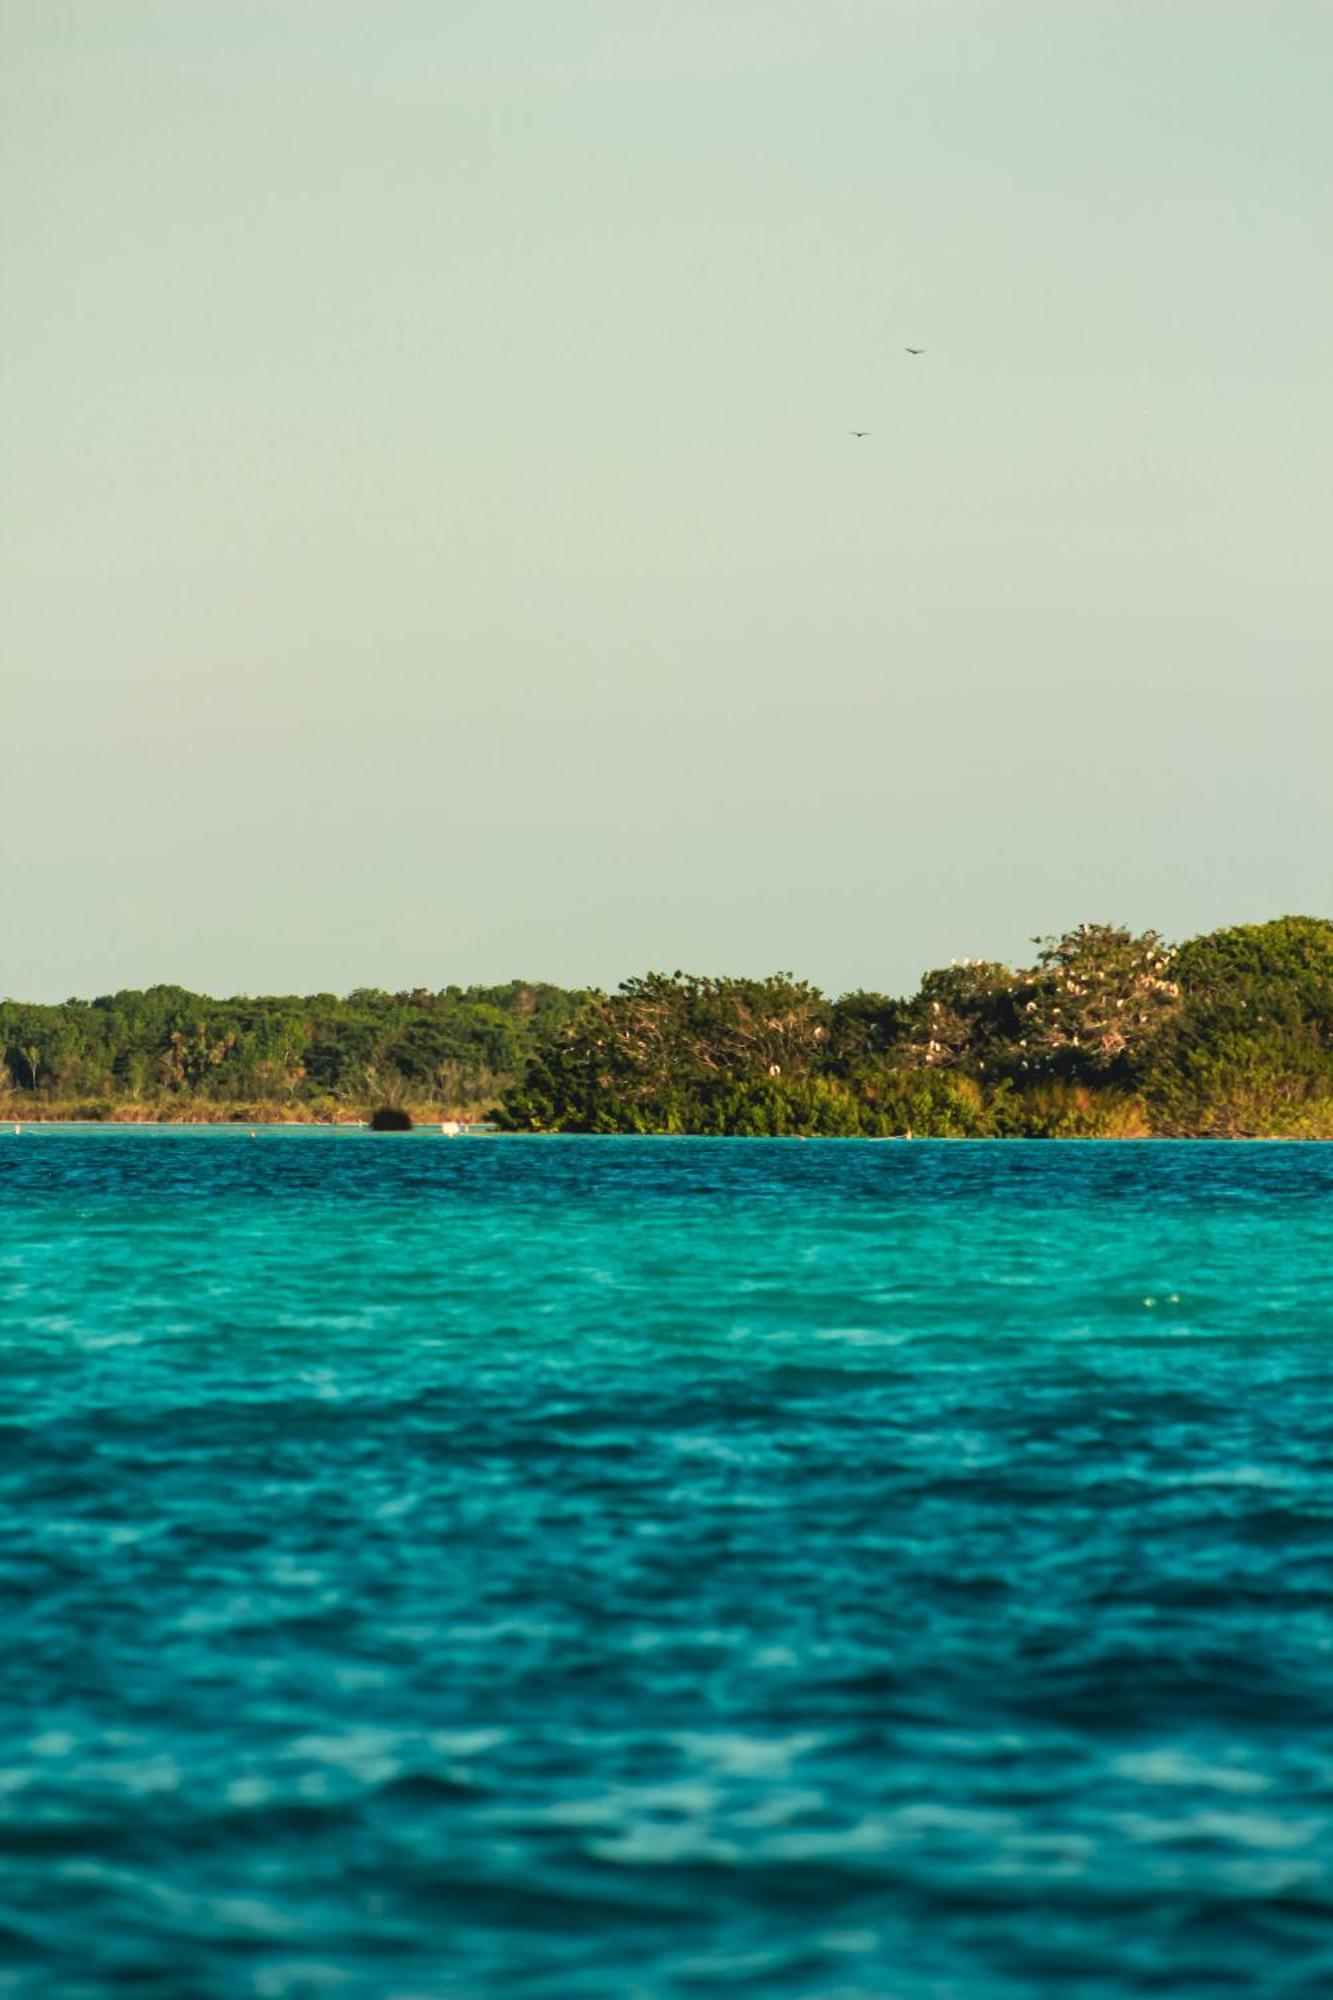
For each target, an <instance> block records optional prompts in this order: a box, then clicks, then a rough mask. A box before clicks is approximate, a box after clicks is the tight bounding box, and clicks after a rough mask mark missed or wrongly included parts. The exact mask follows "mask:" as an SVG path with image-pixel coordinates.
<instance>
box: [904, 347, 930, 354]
mask: <svg viewBox="0 0 1333 2000" xmlns="http://www.w3.org/2000/svg"><path fill="white" fill-rule="evenodd" d="M925 351H926V350H925V348H924V347H905V348H904V349H903V353H904V354H924V353H925Z"/></svg>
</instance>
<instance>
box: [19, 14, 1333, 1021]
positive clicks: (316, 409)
mask: <svg viewBox="0 0 1333 2000" xmlns="http://www.w3.org/2000/svg"><path fill="white" fill-rule="evenodd" d="M0 62H2V63H3V74H4V82H3V91H4V101H3V107H2V109H3V139H2V143H3V174H2V178H0V198H2V200H3V240H2V248H3V263H4V271H3V277H4V292H3V320H2V322H0V363H2V365H3V399H2V423H0V467H2V468H3V475H2V476H3V518H2V519H0V530H2V533H3V540H2V543H0V547H2V549H3V575H2V577H0V584H2V587H3V597H2V600H0V615H2V617H3V626H2V628H0V640H2V645H3V654H2V657H0V668H2V670H3V680H4V696H3V705H2V711H0V712H2V713H3V721H4V757H3V777H4V782H3V793H2V795H0V838H2V839H3V843H4V853H5V919H6V920H5V925H4V954H3V964H0V990H4V991H8V992H10V993H12V994H17V995H22V996H24V997H30V998H58V997H63V996H64V995H65V994H67V993H71V992H85V993H86V992H104V991H107V990H108V989H110V988H112V987H115V986H119V985H127V984H133V985H147V984H149V983H151V982H153V981H155V980H179V981H182V982H183V983H186V984H190V985H195V986H199V987H202V988H206V989H211V990H214V991H223V992H232V991H237V990H250V991H257V990H293V989H300V990H308V989H330V988H331V989H344V988H347V987H350V986H352V985H355V984H360V983H366V984H376V985H380V984H383V985H388V986H398V985H416V984H425V985H430V986H435V985H440V984H443V983H445V982H447V981H452V980H458V981H463V982H467V981H471V980H488V979H496V978H505V977H509V976H513V975H520V974H521V975H524V976H527V977H549V978H554V979H559V980H564V981H570V982H574V981H583V980H590V981H598V982H602V983H613V982H614V981H616V980H617V979H619V978H620V977H621V976H623V975H624V974H626V973H629V972H632V971H636V970H641V969H644V968H646V967H648V966H659V967H665V968H667V969H670V968H672V967H675V966H678V965H682V966H687V967H690V968H693V969H697V970H714V971H722V970H735V971H764V970H769V969H772V968H774V967H779V966H782V967H790V968H792V969H794V970H796V971H798V972H801V973H804V974H806V975H808V976H809V977H811V978H814V979H816V980H817V981H819V982H820V983H821V984H824V985H827V986H829V987H832V988H840V987H847V986H851V985H858V984H865V985H870V986H877V987H887V988H890V989H898V988H904V987H908V986H910V985H912V984H913V983H914V982H915V980H916V977H917V975H918V974H919V972H920V971H921V969H922V968H923V967H924V966H926V965H929V964H936V963H940V962H942V961H947V960H948V959H949V958H951V957H954V956H963V955H965V954H968V955H970V954H986V955H989V956H996V957H1008V958H1011V959H1012V958H1021V957H1022V956H1023V955H1024V953H1025V951H1026V949H1027V942H1026V941H1027V939H1028V938H1029V936H1030V934H1031V933H1032V932H1033V931H1036V930H1042V931H1047V930H1054V929H1059V928H1062V927H1063V926H1065V925H1067V924H1070V923H1074V922H1077V921H1078V920H1080V919H1082V918H1085V917H1090V918H1103V917H1104V918H1108V919H1116V920H1123V921H1126V922H1129V923H1132V924H1135V925H1146V924H1156V925H1158V926H1159V927H1161V928H1163V929H1165V930H1166V931H1168V933H1171V934H1174V935H1183V934H1186V933H1188V932H1190V931H1193V930H1198V929H1201V928H1205V927H1210V926H1212V925H1215V924H1218V923H1223V922H1231V921H1246V920H1253V919H1257V918H1261V917H1265V916H1270V915H1276V914H1279V913H1281V912H1283V911H1287V910H1303V911H1307V912H1313V913H1316V914H1327V913H1329V912H1330V910H1333V804H1331V800H1333V784H1330V782H1329V770H1330V766H1331V765H1333V751H1331V749H1330V746H1331V745H1333V692H1331V690H1333V658H1331V653H1333V649H1331V648H1330V637H1331V636H1333V592H1331V589H1330V581H1329V578H1330V562H1329V547H1330V539H1331V537H1330V528H1331V527H1333V516H1331V510H1330V477H1329V467H1330V464H1333V435H1331V433H1333V422H1331V421H1330V397H1329V379H1330V370H1329V354H1330V326H1331V324H1333V312H1331V310H1330V309H1331V307H1333V279H1331V274H1333V260H1331V259H1330V240H1329V239H1330V230H1329V221H1330V209H1331V207H1333V138H1331V137H1330V135H1331V134H1333V120H1330V119H1329V117H1328V78H1329V75H1330V73H1331V72H1333V7H1330V6H1328V5H1327V4H1326V0H1308V4H1305V3H1304V0H1267V4H1260V0H1253V4H1240V0H1237V3H1236V4H1223V0H1123V3H1122V4H1113V0H972V3H971V4H969V0H954V4H950V0H934V4H928V0H818V4H815V0H799V4H798V0H707V4H702V0H700V3H699V4H696V0H670V4H667V0H659V4H651V5H650V4H647V0H509V4H506V0H362V4H356V0H0ZM908 343H910V344H912V345H921V346H924V347H925V348H926V349H927V350H928V351H927V353H926V354H925V355H924V356H923V357H922V358H921V359H920V360H912V359H910V358H909V357H908V356H907V355H905V354H904V353H903V352H902V349H903V347H904V345H905V344H908ZM853 428H868V429H869V430H870V431H871V433H872V435H871V436H870V437H867V438H864V439H860V440H858V439H855V438H852V437H850V436H849V435H848V432H849V430H851V429H853Z"/></svg>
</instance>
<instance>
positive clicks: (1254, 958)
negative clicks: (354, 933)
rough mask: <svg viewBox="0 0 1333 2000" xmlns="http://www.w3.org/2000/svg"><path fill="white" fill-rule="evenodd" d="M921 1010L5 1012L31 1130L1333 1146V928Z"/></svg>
mask: <svg viewBox="0 0 1333 2000" xmlns="http://www.w3.org/2000/svg"><path fill="white" fill-rule="evenodd" d="M1034 942H1035V943H1036V946H1037V950H1036V953H1035V956H1034V960H1033V963H1032V964H1031V965H1030V966H1027V967H1025V968H1021V969H1014V968H1011V967H1009V966H1005V965H998V964H994V963H990V962H987V961H981V960H963V961H961V962H960V963H957V964H954V965H950V966H945V967H942V968H939V969H938V970H935V971H932V972H928V973H927V974H926V975H925V977H924V979H923V980H922V982H921V985H920V987H919V989H918V990H917V992H916V993H915V994H913V995H912V996H911V997H910V998H906V999H896V998H892V997H890V996H888V995H885V994H881V993H871V992H856V993H848V994H844V995H843V996H842V997H841V998H839V999H830V998H829V997H828V996H826V995H825V994H823V993H821V992H820V991H819V990H818V989H817V988H816V987H813V986H810V985H808V984H806V983H805V982H804V981H801V980H797V979H794V978H792V977H791V976H790V975H787V974H778V975H776V976H774V977H772V978H769V979H729V978H703V977H698V976H693V975H688V974H685V973H679V972H678V973H673V974H664V973H650V974H647V975H645V976H643V977H641V978H636V979H631V980H627V981H626V982H625V984H624V985H622V986H621V987H620V988H619V989H618V990H617V991H616V992H615V993H609V994H608V993H602V992H597V991H568V990H565V989H561V988H558V987H554V986H549V985H534V984H524V983H522V982H514V983H513V984H512V985H509V986H505V987H486V988H478V987H469V988H460V987H450V988H447V989H445V990H444V991H443V992H439V993H432V992H428V991H426V990H424V989H421V990H418V991H415V992H412V993H394V994H390V993H382V992H376V991H369V990H362V991H359V992H357V993H353V994H351V995H349V996H348V997H347V998H346V999H339V998H335V997H334V996H332V995H319V996H315V997H313V998H307V999H274V998H269V999H233V1000H227V1001H216V1000H209V999H205V998H202V997H201V996H199V995H197V994H191V993H186V992H184V991H183V990H182V989H180V988H178V987H155V988H153V989H151V990H150V991H149V992H147V993H118V994H112V995H109V996H107V997H105V998H103V999H99V1000H92V1001H69V1002H67V1003H66V1004H65V1005H63V1006H59V1007H33V1006H25V1005H21V1004H18V1003H14V1002H6V1003H0V1036H2V1037H3V1045H4V1076H5V1078H7V1084H8V1098H7V1105H6V1109H7V1111H8V1113H9V1115H12V1116H14V1117H16V1118H24V1117H27V1118H32V1117H55V1116H61V1115H63V1116H86V1117H101V1118H149V1117H158V1118H175V1119H181V1118H190V1117H193V1118H208V1119H227V1118H247V1119H257V1118H260V1117H274V1118H282V1119H313V1118H328V1119H349V1118H355V1117H363V1116H365V1115H366V1112H367V1109H368V1107H369V1106H370V1105H372V1104H378V1105H393V1106H399V1107H401V1108H403V1109H405V1110H408V1111H410V1112H411V1113H412V1115H413V1116H415V1117H416V1118H418V1119H422V1118H430V1117H471V1118H479V1117H490V1118H492V1119H493V1120H494V1121H495V1122H496V1123H498V1124H500V1125H502V1126H503V1127H505V1128H506V1129H508V1130H511V1131H544V1132H608V1133H610V1132H666V1133H698V1134H714V1135H718V1136H724V1135H736V1136H751V1137H758V1136H765V1135H779V1136H780V1135H784V1134H798V1133H799V1134H811V1135H827V1136H831V1137H833V1136H845V1137H858V1136H860V1137H882V1136H889V1135H893V1134H899V1133H907V1132H911V1133H915V1134H917V1135H920V1136H922V1137H958V1138H1008V1137H1023V1138H1034V1137H1051V1138H1074V1137H1089V1138H1093V1137H1118V1138H1134V1137H1148V1136H1159V1137H1193V1136H1202V1137H1217V1138H1240V1137H1275V1138H1276V1137H1289V1138H1333V922H1331V921H1329V920H1327V919H1323V918H1317V917H1283V918H1280V919H1278V920H1276V921H1275V922H1272V923H1267V924H1254V925H1242V926H1239V927H1235V928H1232V929H1228V930H1220V931H1214V932H1212V933H1210V934H1208V935H1207V936H1203V937H1197V938H1192V939H1190V940H1189V941H1188V942H1187V943H1185V944H1183V945H1180V946H1171V945H1168V944H1167V943H1166V942H1165V941H1164V940H1163V939H1162V938H1161V937H1159V936H1158V934H1157V933H1156V932H1153V931H1147V932H1144V933H1142V934H1137V935H1136V934H1134V933H1132V932H1130V931H1127V930H1124V929H1120V928H1117V927H1116V926H1114V925H1110V924H1084V925H1082V926H1080V927H1079V928H1078V929H1077V930H1073V931H1070V932H1067V933H1066V934H1065V935H1064V936H1063V937H1058V938H1048V939H1044V940H1043V939H1038V940H1035V941H1034Z"/></svg>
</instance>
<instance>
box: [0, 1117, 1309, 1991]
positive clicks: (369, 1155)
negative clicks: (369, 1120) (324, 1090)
mask: <svg viewBox="0 0 1333 2000" xmlns="http://www.w3.org/2000/svg"><path fill="white" fill-rule="evenodd" d="M1331 1294H1333V1148H1329V1147H1320V1146H1306V1147H1289V1146H1224V1145H1218V1146H1214V1145H1185V1146H1166V1145H1160V1146H1155V1145H1127V1146H1118V1145H1111V1144H1095V1145H1088V1144H1084V1145H1077V1144H1076V1145H1050V1144H1047V1145H1040V1144H1038V1145H1024V1144H1014V1143H1010V1144H1000V1145H990V1146H986V1145H975V1146H974V1145H962V1144H956V1143H955V1144H939V1145H934V1144H919V1143H917V1144H905V1143H888V1144H858V1143H848V1142H833V1143H811V1144H800V1143H793V1142H772V1143H770V1142H753V1143H751V1142H742V1141H723V1142H708V1141H691V1140H664V1141H653V1140H625V1141H621V1140H554V1141H543V1140H539V1139H531V1140H486V1139H469V1140H460V1141H452V1142H450V1141H445V1140H443V1139H440V1138H438V1137H436V1136H433V1135H425V1134H421V1135H414V1136H412V1137H410V1138H374V1137H371V1136H370V1135H369V1134H365V1133H359V1132H345V1133H319V1132H308V1131H307V1132H300V1131H297V1132H263V1133H261V1134H260V1135H259V1136H258V1137H255V1138H252V1137H250V1135H249V1134H248V1133H246V1132H244V1131H211V1132H207V1131H206V1132H194V1131H160V1132H154V1131H149V1132H144V1131H134V1130H119V1131H117V1130H105V1131H90V1132H86V1133H75V1132H69V1131H55V1130H33V1129H25V1130H24V1132H23V1133H22V1134H21V1135H20V1136H18V1137H14V1136H12V1135H11V1134H9V1133H8V1132H6V1133H5V1134H4V1135H3V1136H2V1137H0V1308H2V1309H3V1314H4V1334H3V1349H2V1355H3V1368H4V1390H5V1394H4V1399H3V1405H2V1406H0V1638H2V1640H3V1645H2V1647H0V1723H2V1724H3V1730H2V1734H0V1994H3V1995H7V1996H22V2000H30V1996H31V2000H37V1996H42V2000H46V1996H51V1995H54V1996H62V2000H63V1997H64V1996H77V1995H85V1996H100V1995H103V1994H107V1993H113V1992H114V1993H121V1992H124V1993H129V1994H134V1995H139V1996H146V1997H147V2000H157V1996H171V2000H181V1997H183V2000H192V1996H232V1995H253V1996H256V2000H305V1996H319V2000H325V1996H334V1997H335V2000H427V1996H430V2000H434V1996H472V1995H487V1996H489V1995H493V1994H494V1995H509V1994H514V1995H519V1996H523V1995H532V1996H534V2000H535V1996H551V2000H555V1996H567V1997H568V2000H575V1996H577V2000H583V1996H589V2000H600V1996H608V1997H609V1996H615V2000H634V1997H635V1996H641V2000H663V1997H664V1996H677V1995H680V1996H705V1995H714V1994H717V1995H725V1994H746V1995H780V1996H801V2000H816V1997H817V2000H834V1996H838V2000H852V1996H876V2000H880V1996H902V1997H903V2000H939V1997H940V1996H950V2000H952V1996H958V2000H1011V1996H1026V1995H1046V1994H1050V1995H1059V1996H1062V2000H1063V1996H1075V1997H1076V1996H1096V2000H1109V1996H1115V1995H1122V1994H1141V1993H1142V1994H1166V1995H1172V1996H1190V2000H1194V1996H1198V2000H1215V1996H1225V1995H1229V1994H1247V1995H1249V1994H1253V1995H1264V1996H1270V1995H1271V1996H1296V1995H1311V1996H1313V1995H1315V1994H1319V1995H1327V1994H1328V1993H1330V1992H1333V1401H1331V1399H1330V1379H1329V1378H1330V1359H1331V1357H1333V1299H1331Z"/></svg>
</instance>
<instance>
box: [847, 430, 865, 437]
mask: <svg viewBox="0 0 1333 2000" xmlns="http://www.w3.org/2000/svg"><path fill="white" fill-rule="evenodd" d="M847 435H848V437H849V438H868V437H869V436H870V432H869V431H848V433H847Z"/></svg>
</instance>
